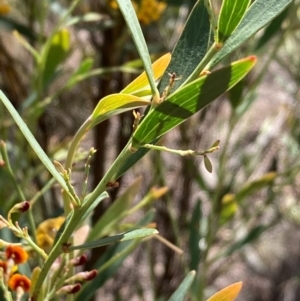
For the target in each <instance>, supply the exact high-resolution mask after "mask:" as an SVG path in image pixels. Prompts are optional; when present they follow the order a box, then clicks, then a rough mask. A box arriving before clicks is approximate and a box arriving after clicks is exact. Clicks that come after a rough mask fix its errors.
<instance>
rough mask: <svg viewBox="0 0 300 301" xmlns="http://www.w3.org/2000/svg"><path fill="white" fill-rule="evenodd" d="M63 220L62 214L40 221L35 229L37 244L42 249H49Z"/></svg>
mask: <svg viewBox="0 0 300 301" xmlns="http://www.w3.org/2000/svg"><path fill="white" fill-rule="evenodd" d="M64 221H65V218H64V217H62V216H59V217H56V218H49V219H47V220H45V221H44V222H42V223H40V224H39V226H38V227H37V229H36V239H37V244H38V246H39V247H40V248H42V249H44V250H49V249H50V248H51V246H52V244H53V241H54V238H55V236H56V233H57V231H58V230H59V228H60V227H61V225H62V224H63V222H64Z"/></svg>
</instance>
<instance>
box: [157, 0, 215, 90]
mask: <svg viewBox="0 0 300 301" xmlns="http://www.w3.org/2000/svg"><path fill="white" fill-rule="evenodd" d="M209 39H210V22H209V15H208V13H207V10H206V7H205V5H204V1H197V3H196V4H195V6H194V8H193V10H192V11H191V13H190V15H189V18H188V20H187V21H186V24H185V27H184V29H183V32H182V34H181V36H180V38H179V40H178V41H177V43H176V45H175V48H174V50H173V52H172V59H171V62H170V64H169V66H168V68H167V71H166V72H165V74H164V76H163V78H162V79H161V81H160V83H159V92H160V94H162V92H163V90H164V89H165V88H166V87H167V86H168V84H169V79H170V76H169V75H168V73H173V72H175V73H176V74H177V76H180V80H178V81H175V83H174V86H173V91H176V89H177V88H178V87H180V86H181V84H182V83H184V82H185V80H186V79H187V78H188V77H189V76H190V75H191V74H192V73H193V71H194V69H195V67H196V66H198V65H199V63H200V62H201V60H202V59H203V58H204V56H205V54H206V52H207V48H208V44H209ZM171 92H172V91H171Z"/></svg>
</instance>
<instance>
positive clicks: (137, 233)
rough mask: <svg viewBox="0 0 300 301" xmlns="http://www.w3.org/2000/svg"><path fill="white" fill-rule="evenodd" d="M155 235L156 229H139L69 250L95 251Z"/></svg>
mask: <svg viewBox="0 0 300 301" xmlns="http://www.w3.org/2000/svg"><path fill="white" fill-rule="evenodd" d="M154 234H158V231H157V230H156V229H147V228H146V229H137V230H132V231H129V232H126V233H121V234H117V235H114V236H109V237H105V238H102V239H99V240H96V241H91V242H87V243H85V244H82V245H78V246H72V247H70V248H69V250H70V251H72V250H80V249H93V248H98V247H102V246H106V245H109V244H112V243H116V242H120V241H126V240H131V239H138V238H144V237H147V236H151V235H154Z"/></svg>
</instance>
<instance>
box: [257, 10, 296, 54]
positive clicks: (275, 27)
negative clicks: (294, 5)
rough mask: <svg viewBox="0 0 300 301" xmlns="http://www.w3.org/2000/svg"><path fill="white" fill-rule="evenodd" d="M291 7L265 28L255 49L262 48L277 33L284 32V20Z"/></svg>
mask: <svg viewBox="0 0 300 301" xmlns="http://www.w3.org/2000/svg"><path fill="white" fill-rule="evenodd" d="M289 8H290V7H288V8H286V9H285V10H284V11H283V12H282V13H281V14H279V15H278V16H277V17H276V18H275V19H274V20H273V21H272V22H271V23H270V24H269V25H268V26H267V27H266V29H265V30H264V33H263V35H262V36H261V37H260V38H259V40H258V42H257V44H256V46H255V49H254V50H255V51H258V50H260V49H261V48H262V47H264V46H265V45H266V44H267V43H268V42H269V41H270V39H271V38H272V37H274V35H276V34H282V32H281V26H282V23H283V21H284V20H285V18H286V17H287V15H288V11H289Z"/></svg>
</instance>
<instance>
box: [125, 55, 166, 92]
mask: <svg viewBox="0 0 300 301" xmlns="http://www.w3.org/2000/svg"><path fill="white" fill-rule="evenodd" d="M170 60H171V53H166V54H165V55H163V56H162V57H160V58H159V59H158V60H156V61H155V62H154V63H153V64H152V69H153V76H154V79H155V80H158V79H159V78H160V77H161V76H162V75H163V73H164V72H165V70H166V68H167V66H168V65H169V63H170ZM147 86H149V82H148V78H147V75H146V72H143V73H142V74H141V75H140V76H138V77H137V78H136V79H135V80H133V81H132V82H131V83H130V84H129V85H128V86H127V87H125V88H124V89H123V90H122V91H121V93H124V94H125V93H126V94H134V95H136V96H141V95H140V93H141V91H144V90H145V88H146V87H147ZM148 95H151V93H148Z"/></svg>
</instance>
